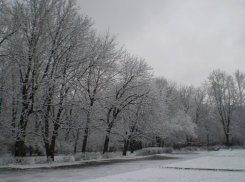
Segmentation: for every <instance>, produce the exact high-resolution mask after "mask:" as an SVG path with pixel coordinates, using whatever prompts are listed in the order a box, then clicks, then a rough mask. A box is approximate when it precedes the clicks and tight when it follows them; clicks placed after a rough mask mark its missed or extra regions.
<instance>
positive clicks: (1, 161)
mask: <svg viewBox="0 0 245 182" xmlns="http://www.w3.org/2000/svg"><path fill="white" fill-rule="evenodd" d="M13 163H15V158H14V157H2V158H1V159H0V165H9V164H13Z"/></svg>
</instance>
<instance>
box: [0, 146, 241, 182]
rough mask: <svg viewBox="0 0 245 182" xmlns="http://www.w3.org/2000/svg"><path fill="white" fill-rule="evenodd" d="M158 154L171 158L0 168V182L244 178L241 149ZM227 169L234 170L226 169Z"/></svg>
mask: <svg viewBox="0 0 245 182" xmlns="http://www.w3.org/2000/svg"><path fill="white" fill-rule="evenodd" d="M161 156H166V157H173V158H169V159H166V160H165V159H164V160H160V158H159V160H156V159H157V158H155V159H145V160H130V161H126V162H125V161H124V162H116V163H113V162H112V163H110V162H108V161H104V162H101V163H98V164H95V165H94V164H93V165H87V166H83V167H82V165H81V166H80V167H77V166H74V167H71V168H49V169H28V170H27V169H22V170H11V169H8V168H2V169H0V182H13V181H19V182H39V181H45V182H48V181H59V182H63V181H64V182H82V181H87V182H104V181H106V182H115V181H118V182H125V181H127V182H128V181H139V182H143V181H145V182H146V181H147V182H151V181H152V182H160V181H161V182H162V181H164V182H179V181H180V182H191V181H195V182H196V181H202V182H207V181H208V182H213V181H214V182H221V181H222V182H225V181H233V182H244V181H245V150H232V151H230V150H220V151H212V152H207V151H206V152H205V151H202V152H200V151H199V152H198V154H163V155H161ZM174 157H175V158H174ZM71 164H73V163H69V165H71ZM53 165H55V164H53ZM57 165H62V164H57ZM31 166H32V165H28V167H29V168H32V167H31ZM25 167H26V166H25ZM50 167H51V166H50ZM21 168H23V167H21ZM205 169H208V170H205ZM224 169H225V170H224ZM231 169H234V170H237V171H228V170H231Z"/></svg>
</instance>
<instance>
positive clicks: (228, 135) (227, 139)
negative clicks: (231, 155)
mask: <svg viewBox="0 0 245 182" xmlns="http://www.w3.org/2000/svg"><path fill="white" fill-rule="evenodd" d="M225 139H226V141H225V144H226V146H227V147H229V146H230V134H229V133H226V134H225Z"/></svg>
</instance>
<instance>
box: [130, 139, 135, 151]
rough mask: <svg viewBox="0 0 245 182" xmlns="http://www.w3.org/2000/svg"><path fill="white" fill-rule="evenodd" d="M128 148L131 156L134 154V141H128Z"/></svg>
mask: <svg viewBox="0 0 245 182" xmlns="http://www.w3.org/2000/svg"><path fill="white" fill-rule="evenodd" d="M129 147H130V152H131V154H132V153H134V149H135V141H134V140H132V141H130V146H129Z"/></svg>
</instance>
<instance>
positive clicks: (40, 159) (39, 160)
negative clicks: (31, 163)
mask: <svg viewBox="0 0 245 182" xmlns="http://www.w3.org/2000/svg"><path fill="white" fill-rule="evenodd" d="M47 162H48V161H47V157H35V164H45V163H47Z"/></svg>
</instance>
